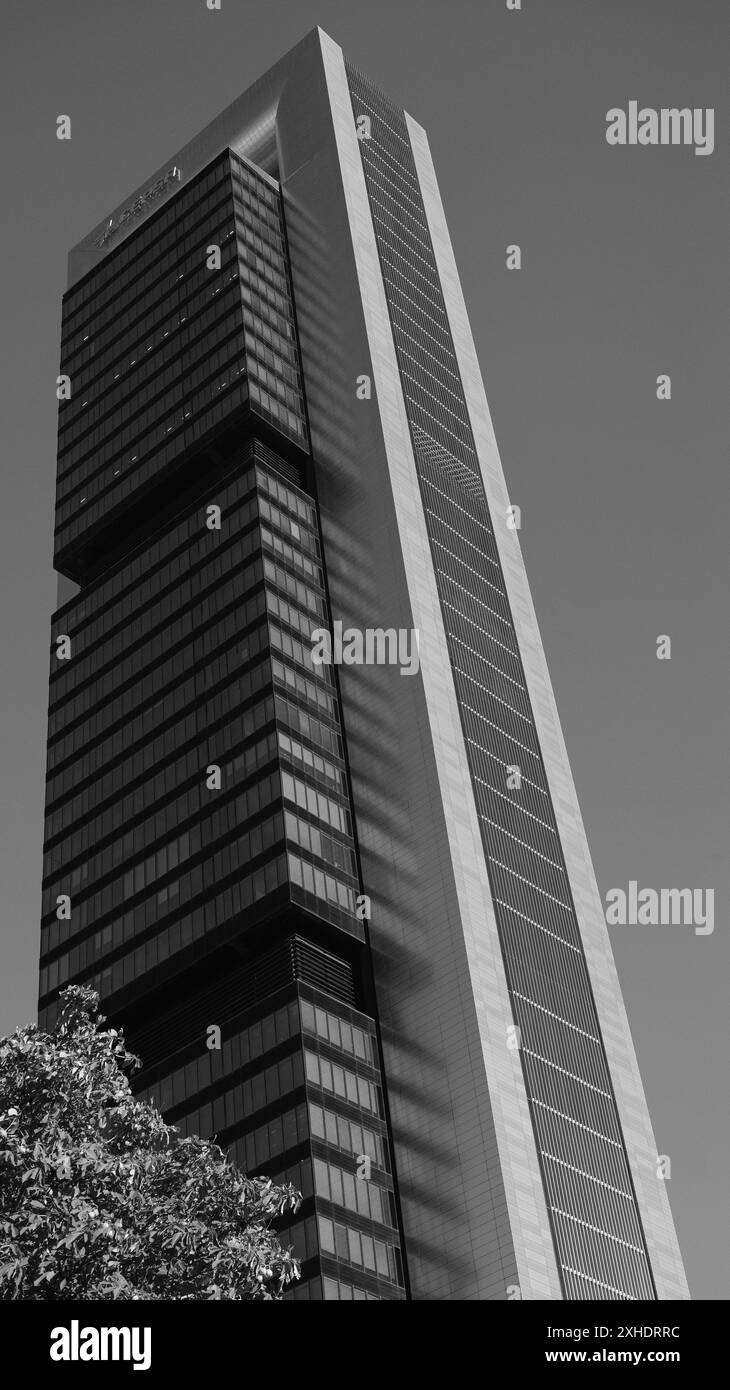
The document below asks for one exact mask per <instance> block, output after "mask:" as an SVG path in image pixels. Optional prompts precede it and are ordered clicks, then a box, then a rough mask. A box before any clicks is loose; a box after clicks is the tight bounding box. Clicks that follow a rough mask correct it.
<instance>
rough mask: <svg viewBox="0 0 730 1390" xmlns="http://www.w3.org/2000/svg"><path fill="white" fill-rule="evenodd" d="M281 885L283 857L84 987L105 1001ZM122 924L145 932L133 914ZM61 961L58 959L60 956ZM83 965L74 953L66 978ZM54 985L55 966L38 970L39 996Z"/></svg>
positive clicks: (284, 867) (285, 877)
mask: <svg viewBox="0 0 730 1390" xmlns="http://www.w3.org/2000/svg"><path fill="white" fill-rule="evenodd" d="M287 881H288V869H287V861H286V858H285V856H284V855H281V856H280V857H279V858H278V859H271V860H269V862H268V863H267V864H265V865H264V866H263V867H262V868H260V869H257V870H256V871H255V873H253V874H249V875H247V877H246V878H242V879H239V880H238V881H237V882H235V883H233V884H231V885H230V886H229V887H228V888H225V889H224V890H223V891H222V892H220V893H218V894H216V896H215V898H212V899H210V898H209V899H207V901H206V903H205V905H204V907H202V906H201V907H198V908H196V909H194V910H193V911H192V912H189V913H187V914H186V915H185V916H183V917H179V918H178V919H177V920H176V921H174V922H173V923H172V924H171V925H170V926H169V927H165V928H164V929H163V930H161V931H159V932H158V933H157V934H156V935H154V936H151V937H150V938H149V940H147V941H146V942H144V943H143V944H142V945H141V946H138V947H137V948H136V950H134V951H131V952H129V953H128V954H127V955H125V956H122V958H121V959H120V960H117V961H114V962H113V964H110V965H107V966H105V968H104V969H103V970H100V971H97V973H96V974H94V975H91V976H90V977H89V978H88V979H87V980H85V983H86V984H88V985H89V986H90V988H92V989H95V990H97V991H98V993H99V994H101V995H102V997H103V998H106V997H107V996H108V995H109V994H112V993H114V991H115V990H118V989H121V988H122V986H123V985H127V984H129V983H130V982H131V981H132V980H136V979H139V978H140V976H142V975H145V974H147V973H148V972H149V971H150V970H153V969H154V968H155V966H157V965H159V964H162V962H163V961H165V960H167V959H168V958H169V957H170V956H173V955H176V954H177V952H178V951H182V950H184V949H185V948H186V946H188V945H190V944H191V942H193V941H197V940H199V939H200V938H201V937H203V936H205V934H206V933H207V932H209V931H215V930H217V929H218V928H219V927H221V926H223V925H225V924H227V923H228V922H231V921H233V920H234V918H236V917H238V916H240V914H241V913H242V912H245V911H246V910H247V909H248V908H250V907H251V906H252V904H253V903H255V902H258V901H259V900H260V899H261V898H263V897H266V896H267V895H268V894H269V893H273V892H275V891H276V889H277V888H280V887H281V886H282V884H284V883H286V882H287ZM149 902H154V899H151V900H148V903H149ZM143 908H145V909H146V908H147V904H143ZM146 916H147V912H146V910H145V912H144V917H145V918H146ZM124 920H125V924H126V923H128V922H129V921H131V922H133V924H134V927H135V930H138V931H143V930H145V929H146V927H147V926H148V925H149V923H148V922H147V921H146V920H142V921H140V920H139V914H138V913H137V911H135V912H134V913H129V914H125V919H124ZM61 959H62V960H63V957H62V958H61ZM84 965H85V962H84V960H83V959H82V958H81V954H80V952H79V954H78V956H77V957H76V959H75V962H74V963H73V965H72V969H71V971H70V974H71V976H72V977H73V976H75V975H76V974H77V973H79V972H81V971H82V970H83V969H84ZM59 983H60V984H63V980H60V981H59V961H53V962H52V963H51V964H50V965H48V966H44V967H43V969H42V970H41V995H44V994H45V993H46V992H47V991H49V990H53V989H56V988H57V987H58V986H59Z"/></svg>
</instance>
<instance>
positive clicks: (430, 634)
mask: <svg viewBox="0 0 730 1390" xmlns="http://www.w3.org/2000/svg"><path fill="white" fill-rule="evenodd" d="M60 370H61V373H62V374H63V375H64V376H68V378H69V379H70V398H69V399H68V400H64V401H62V403H61V406H60V413H59V458H58V482H57V503H56V532H55V563H56V568H57V569H58V571H59V574H60V576H61V579H60V581H59V586H60V587H59V603H60V607H59V610H58V612H57V613H56V615H55V616H54V623H53V639H54V640H53V643H52V654H51V678H50V712H49V750H48V789H47V821H46V844H45V855H46V859H45V864H44V875H45V876H44V902H43V924H42V946H41V1000H40V1005H41V1013H40V1016H41V1021H42V1022H47V1021H50V1020H51V1019H52V1018H53V1017H54V1010H55V1007H56V1006H55V1000H56V997H57V992H58V989H59V988H61V987H63V985H64V984H66V983H67V982H68V981H70V980H75V981H76V980H78V981H81V980H83V981H91V982H93V983H94V984H95V985H97V987H98V988H99V989H100V991H101V994H102V999H103V1006H104V1009H105V1012H106V1013H107V1014H108V1015H109V1016H110V1017H111V1018H112V1020H113V1021H114V1022H117V1021H121V1022H123V1023H124V1026H125V1030H126V1032H127V1034H128V1037H129V1040H130V1042H131V1044H132V1045H133V1046H134V1048H135V1049H136V1050H138V1051H139V1052H140V1053H141V1054H142V1057H143V1060H144V1070H143V1072H142V1073H141V1074H140V1076H139V1078H138V1082H137V1086H138V1090H139V1093H140V1094H142V1095H145V1096H147V1097H150V1098H154V1099H155V1100H156V1102H157V1103H158V1104H159V1105H160V1106H161V1107H162V1109H163V1111H164V1113H165V1114H166V1116H167V1117H168V1118H169V1119H170V1120H171V1121H173V1122H174V1123H176V1124H179V1125H180V1126H181V1128H183V1129H184V1130H185V1131H187V1132H196V1133H200V1134H203V1135H216V1136H217V1137H218V1141H219V1142H220V1143H221V1144H222V1145H223V1146H225V1147H227V1148H229V1150H230V1151H231V1153H232V1154H233V1155H234V1156H235V1158H236V1160H237V1161H238V1162H239V1163H240V1164H241V1166H242V1167H244V1168H245V1169H247V1170H248V1171H252V1172H254V1171H255V1172H259V1171H260V1172H266V1173H269V1174H271V1175H272V1176H274V1177H276V1178H277V1179H281V1178H284V1177H287V1178H290V1179H291V1180H292V1181H293V1182H294V1183H295V1184H296V1185H297V1186H298V1187H299V1188H300V1189H301V1190H302V1192H303V1194H304V1197H305V1201H304V1204H303V1206H302V1210H301V1212H300V1214H299V1215H298V1217H297V1219H296V1221H294V1222H293V1223H291V1225H290V1227H287V1233H290V1236H291V1239H292V1240H293V1242H294V1245H295V1249H296V1250H297V1251H298V1253H300V1254H301V1257H302V1259H303V1261H304V1266H303V1279H302V1283H301V1285H300V1287H299V1288H298V1289H297V1290H296V1291H295V1293H293V1294H292V1296H294V1297H302V1298H312V1299H321V1298H324V1299H325V1300H330V1299H338V1298H342V1299H351V1298H356V1299H366V1298H377V1299H403V1298H410V1299H415V1300H430V1299H433V1300H442V1299H447V1300H448V1299H478V1300H492V1299H493V1300H502V1299H513V1298H525V1299H561V1298H567V1299H580V1298H586V1299H604V1298H608V1299H617V1300H621V1299H637V1298H638V1299H643V1298H648V1299H653V1298H684V1297H686V1296H687V1290H686V1284H685V1280H684V1274H683V1270H682V1264H681V1259H680V1255H679V1251H678V1248H677V1244H676V1238H675V1235H674V1230H673V1225H672V1220H671V1215H670V1212H669V1208H668V1203H667V1198H666V1193H665V1189H664V1186H663V1183H662V1181H661V1180H660V1178H659V1177H658V1174H657V1150H656V1144H655V1141H654V1138H653V1135H652V1131H651V1125H650V1121H649V1117H648V1114H647V1110H646V1103H645V1100H644V1096H643V1091H642V1087H641V1081H640V1077H639V1074H638V1069H637V1064H636V1058H635V1055H634V1052H633V1047H632V1043H631V1036H630V1033H629V1029H628V1024H627V1020H626V1016H625V1012H624V1009H623V1004H622V1000H621V993H620V989H619V985H618V981H617V977H616V972H615V967H614V964H613V959H612V955H611V950H610V946H609V943H608V938H607V933H606V928H605V924H604V921H603V914H602V909H601V903H600V898H599V896H598V892H597V888H596V883H595V878H594V874H593V870H592V866H591V861H590V855H589V852H588V848H587V844H586V840H585V834H584V831H583V827H582V822H581V819H580V812H579V809H578V806H577V801H576V797H575V791H574V788H573V784H572V779H571V775H570V769H569V765H568V761H567V756H566V752H565V747H564V744H563V739H562V735H561V731H560V726H559V722H558V717H557V712H556V709H555V703H554V699H553V695H552V690H551V686H550V681H549V677H548V673H547V667H546V664H545V658H544V654H543V651H542V646H541V644H540V639H539V634H538V630H537V625H536V621H535V616H534V611H533V608H532V604H531V600H530V595H529V590H528V587H527V581H526V578H525V574H524V569H523V565H522V561H521V557H520V550H519V543H518V537H517V533H516V531H515V530H514V529H510V526H509V524H508V522H509V502H508V496H507V493H506V489H505V484H504V479H503V475H502V471H501V466H500V463H499V457H498V453H497V449H496V444H495V440H494V435H493V431H492V427H491V423H490V419H489V413H488V408H487V404H486V400H485V396H484V391H483V387H482V384H481V378H480V375H479V369H478V365H477V361H476V357H475V352H474V346H473V342H472V339H471V335H470V331H469V326H468V321H467V317H466V311H465V308H464V304H463V299H462V296H461V290H460V287H459V281H458V276H457V273H456V268H455V265H454V260H453V254H452V251H451V244H450V241H449V236H448V231H447V227H446V223H445V219H444V213H443V209H442V206H441V202H440V198H439V193H438V188H437V184H436V179H435V175H434V171H433V166H432V163H431V159H430V154H429V149H428V144H427V141H426V137H425V134H424V132H423V130H422V129H421V128H420V127H419V126H418V125H417V124H416V123H415V122H414V121H413V120H412V119H411V118H410V117H409V116H408V115H406V114H405V113H404V112H403V111H402V110H401V109H399V108H398V107H397V106H394V105H393V104H392V103H391V102H390V101H389V100H387V99H386V98H385V97H384V96H383V95H382V94H381V93H380V92H379V91H378V90H377V89H376V88H374V87H373V86H372V85H371V83H370V82H369V81H367V80H366V79H365V78H364V77H362V75H361V74H360V73H359V72H358V71H356V70H355V69H354V68H352V67H350V66H349V65H348V64H346V63H345V60H344V58H343V55H342V53H341V51H340V49H339V48H338V47H337V45H336V44H334V43H333V42H332V40H331V39H329V38H328V37H327V36H326V35H325V34H323V33H322V31H321V30H319V29H318V30H315V31H313V33H311V34H310V35H308V36H307V38H305V39H304V40H303V41H302V42H301V43H300V44H299V45H298V46H297V47H296V48H295V49H293V50H292V51H291V52H290V53H289V54H288V55H287V56H286V57H285V58H283V59H282V60H281V62H279V63H278V64H277V65H276V66H275V67H274V68H272V69H271V70H270V72H268V73H267V74H266V75H265V76H264V77H263V78H262V79H261V80H260V81H258V82H257V83H255V84H254V86H253V87H251V88H250V89H249V90H248V91H247V92H246V93H245V94H244V95H243V96H242V97H240V98H239V99H238V100H237V101H236V102H234V103H233V105H232V106H231V107H229V108H228V110H227V111H225V112H224V113H223V115H222V116H220V117H219V118H218V119H217V120H215V121H214V122H213V123H212V124H211V125H210V126H209V127H207V129H206V130H205V131H203V132H202V133H201V134H200V135H199V136H198V137H196V139H195V140H193V141H192V142H191V143H190V144H189V145H188V146H186V147H185V148H184V149H182V150H181V151H179V152H178V153H176V154H175V155H174V156H173V157H172V158H171V159H170V160H169V161H167V162H166V164H165V165H164V166H163V168H162V169H161V170H159V171H158V172H157V173H156V174H153V175H152V176H151V177H150V178H148V179H146V180H145V182H144V184H143V185H142V186H141V188H140V189H139V190H138V191H137V193H135V194H133V195H132V196H131V197H129V198H127V199H125V201H124V202H123V203H121V204H120V205H119V207H118V208H117V209H115V210H114V212H112V213H111V215H108V216H107V217H106V218H105V219H104V221H103V222H101V223H100V224H99V226H98V227H96V228H95V229H94V231H92V233H91V234H90V235H89V236H88V237H86V238H85V239H84V240H83V241H82V242H81V243H80V244H79V245H78V246H77V247H76V248H75V249H74V250H73V251H72V252H71V255H70V258H69V287H68V290H67V293H66V295H65V298H64V311H63V330H62V350H61V368H60ZM335 622H337V623H340V622H341V623H342V624H343V627H344V629H345V630H354V631H357V632H359V633H361V634H362V633H366V632H368V631H369V632H371V633H372V632H373V631H380V632H381V634H387V633H393V634H394V635H395V634H397V633H404V634H412V633H417V634H418V669H417V670H415V671H414V670H413V669H411V670H410V672H408V671H404V670H403V669H402V663H399V662H397V661H393V662H389V661H387V660H385V659H383V660H373V661H370V662H365V663H359V662H357V663H350V662H348V661H347V660H345V659H343V661H342V663H341V664H329V665H328V664H324V665H323V664H319V663H318V662H317V661H316V660H315V659H314V655H313V633H314V632H316V631H319V630H322V629H329V628H331V627H332V625H333V623H335ZM63 638H66V639H68V641H67V643H64V642H63V641H59V639H63ZM379 640H380V649H379V651H380V656H381V657H382V656H384V655H385V653H386V647H387V638H386V636H385V635H381V638H380V639H379ZM69 644H70V647H69ZM67 900H70V902H68V901H67ZM212 1026H213V1027H215V1026H217V1027H219V1028H220V1030H221V1043H222V1045H221V1048H220V1050H217V1049H216V1048H215V1047H212V1048H209V1047H208V1041H209V1040H210V1033H209V1030H210V1029H211V1027H212Z"/></svg>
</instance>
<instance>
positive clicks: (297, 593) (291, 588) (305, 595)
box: [264, 558, 327, 623]
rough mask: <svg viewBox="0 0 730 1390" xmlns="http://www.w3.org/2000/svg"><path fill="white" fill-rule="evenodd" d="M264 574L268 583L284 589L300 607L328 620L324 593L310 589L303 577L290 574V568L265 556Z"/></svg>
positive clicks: (323, 620)
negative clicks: (298, 577)
mask: <svg viewBox="0 0 730 1390" xmlns="http://www.w3.org/2000/svg"><path fill="white" fill-rule="evenodd" d="M264 575H265V578H266V580H267V583H268V584H271V585H273V586H274V587H275V588H277V589H280V590H283V592H284V593H285V594H286V595H287V596H288V597H289V598H291V599H294V601H295V603H298V604H299V607H300V608H303V609H304V610H305V612H309V613H314V614H316V616H317V618H318V619H319V620H320V622H322V623H325V622H326V621H327V608H326V605H325V601H324V595H322V594H318V593H316V592H315V590H314V589H310V588H309V586H308V585H307V584H304V583H303V582H302V580H301V579H297V577H296V575H293V574H290V573H289V571H288V570H285V569H284V567H283V565H277V564H275V563H274V561H273V560H269V559H268V558H265V559H264Z"/></svg>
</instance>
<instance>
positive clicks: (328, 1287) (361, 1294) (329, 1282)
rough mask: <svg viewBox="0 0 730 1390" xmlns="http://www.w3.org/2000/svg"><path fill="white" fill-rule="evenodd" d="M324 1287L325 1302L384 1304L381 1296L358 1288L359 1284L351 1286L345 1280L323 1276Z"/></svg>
mask: <svg viewBox="0 0 730 1390" xmlns="http://www.w3.org/2000/svg"><path fill="white" fill-rule="evenodd" d="M322 1285H323V1287H324V1301H325V1302H327V1303H329V1302H335V1301H336V1300H341V1301H342V1302H343V1303H344V1302H347V1301H348V1300H349V1301H350V1302H353V1301H354V1302H355V1303H357V1302H360V1303H365V1302H371V1303H373V1302H374V1303H382V1301H383V1300H382V1299H381V1297H380V1295H379V1294H377V1293H371V1292H370V1290H369V1289H361V1288H358V1286H357V1284H349V1283H348V1282H347V1280H345V1279H330V1278H329V1276H328V1275H326V1274H325V1275H323V1277H322Z"/></svg>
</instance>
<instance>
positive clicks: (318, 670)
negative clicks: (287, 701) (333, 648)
mask: <svg viewBox="0 0 730 1390" xmlns="http://www.w3.org/2000/svg"><path fill="white" fill-rule="evenodd" d="M269 639H270V641H271V645H272V647H274V648H276V650H277V651H278V652H281V653H282V655H283V656H285V657H286V658H287V660H289V661H294V662H296V664H297V666H301V667H303V668H304V670H305V671H309V672H310V673H311V674H312V675H313V676H316V678H317V680H319V681H321V682H322V683H323V684H325V685H334V677H333V675H332V671H331V669H330V667H329V666H325V665H315V663H314V661H313V660H312V646H311V642H309V641H308V642H306V643H303V642H300V641H298V639H297V638H296V637H292V636H291V634H290V633H288V632H284V631H282V629H281V628H280V627H277V626H276V624H275V623H272V622H270V623H269Z"/></svg>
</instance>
